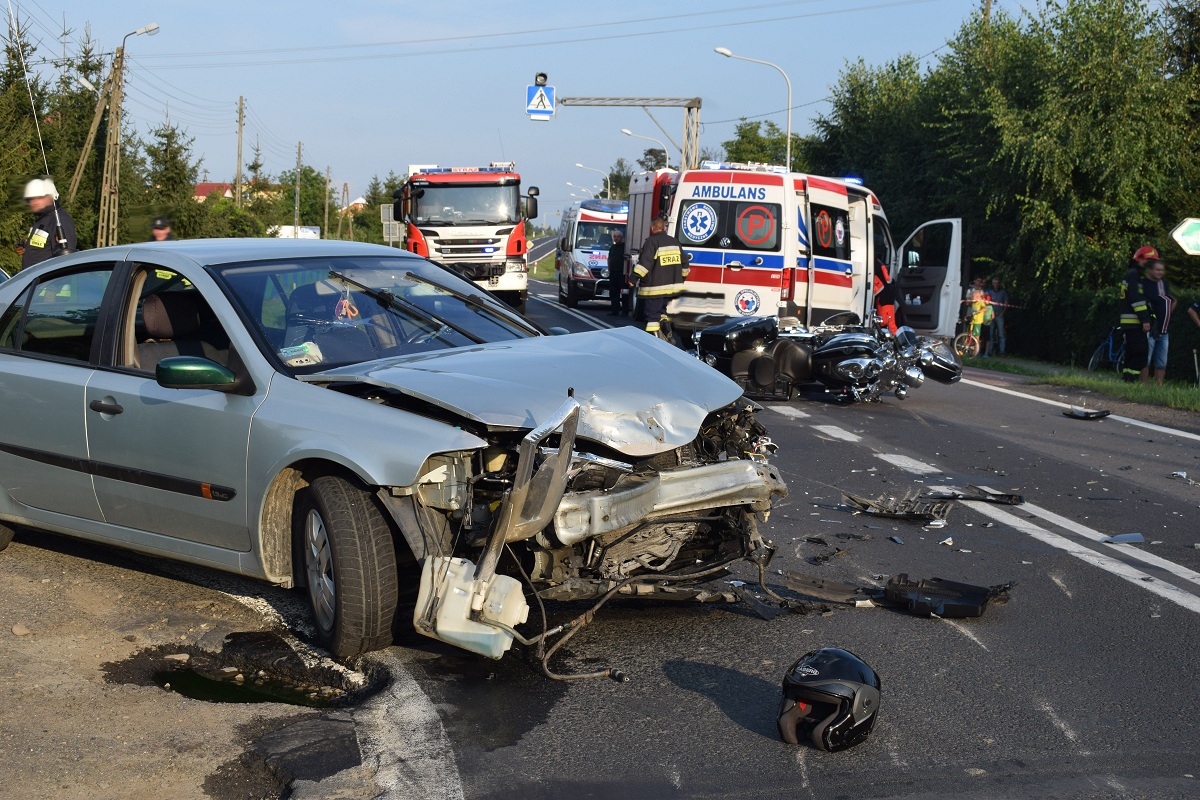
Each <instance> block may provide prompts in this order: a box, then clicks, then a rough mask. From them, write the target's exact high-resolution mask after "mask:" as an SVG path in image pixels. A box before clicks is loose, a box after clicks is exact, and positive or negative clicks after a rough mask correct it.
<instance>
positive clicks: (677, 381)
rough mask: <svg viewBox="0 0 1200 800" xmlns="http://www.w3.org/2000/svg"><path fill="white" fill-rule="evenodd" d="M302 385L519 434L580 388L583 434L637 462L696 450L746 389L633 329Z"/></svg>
mask: <svg viewBox="0 0 1200 800" xmlns="http://www.w3.org/2000/svg"><path fill="white" fill-rule="evenodd" d="M302 380H304V381H306V382H320V381H328V380H339V381H362V382H364V383H370V384H373V385H377V386H381V387H385V388H389V389H395V390H397V391H400V392H403V393H404V394H408V395H411V396H412V397H417V398H420V399H422V400H425V401H428V402H430V403H434V404H436V405H438V406H441V407H442V408H445V409H447V410H449V411H452V412H454V413H455V414H458V415H461V416H463V417H464V418H467V419H471V420H477V421H479V422H482V423H484V424H486V425H488V426H489V427H493V428H509V429H515V430H520V429H526V428H533V427H536V426H537V425H538V424H539V423H540V422H541V420H544V419H547V418H548V417H550V416H551V415H552V414H553V413H554V412H555V410H556V409H557V408H558V406H559V404H560V403H562V401H563V398H564V397H566V396H567V390H568V389H574V390H575V395H574V396H575V398H576V399H577V400H578V401H579V403H580V404H581V405H582V406H583V413H582V415H581V418H580V421H579V431H578V435H579V437H580V438H582V439H589V440H591V441H595V442H600V443H602V444H605V445H607V446H609V447H611V448H613V449H614V450H617V451H619V452H621V453H624V454H626V455H629V456H634V457H645V456H650V455H655V454H657V453H661V452H664V451H667V450H672V449H674V448H676V447H682V446H683V445H685V444H688V443H689V442H691V441H692V440H693V439H694V438H695V437H696V434H697V433H698V432H699V430H700V425H701V424H702V423H703V422H704V419H705V417H707V416H708V414H709V413H711V412H713V411H716V410H717V409H719V408H722V407H724V406H726V405H729V404H730V403H732V402H733V401H734V400H736V399H737V398H738V397H739V396H741V393H742V392H741V389H739V388H738V386H737V384H735V383H734V382H733V381H731V380H729V379H728V378H726V377H725V376H723V375H721V374H720V373H718V372H717V371H716V370H714V369H712V368H710V367H709V366H707V365H706V364H703V363H701V362H700V361H698V360H696V359H695V358H692V357H691V356H689V355H687V354H686V353H684V352H683V351H682V350H680V349H678V348H676V347H672V346H671V345H668V344H666V343H665V342H662V341H660V340H658V339H656V338H655V337H653V336H649V335H647V334H646V333H645V332H644V331H639V330H636V329H633V328H617V329H612V330H604V331H590V332H586V333H574V334H569V335H565V336H542V337H537V338H533V339H523V340H519V341H511V342H499V343H494V344H481V345H475V346H471V347H460V348H456V349H453V350H441V351H436V352H432V353H423V354H420V355H413V356H401V357H397V358H391V359H385V360H381V361H372V362H369V363H367V364H362V365H357V366H351V367H344V368H341V369H336V370H329V371H328V372H324V373H320V374H318V375H308V376H304V377H303V378H302Z"/></svg>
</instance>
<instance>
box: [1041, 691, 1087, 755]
mask: <svg viewBox="0 0 1200 800" xmlns="http://www.w3.org/2000/svg"><path fill="white" fill-rule="evenodd" d="M1037 707H1038V710H1039V711H1041V712H1042V713H1043V714H1045V715H1046V716H1048V717H1049V718H1050V721H1051V722H1052V723H1054V727H1056V728H1058V730H1059V732H1061V733H1062V735H1063V736H1065V737H1067V740H1068V741H1070V742H1071V744H1074V745H1077V744H1079V734H1078V733H1076V732H1075V731H1074V730H1072V728H1071V726H1070V725H1068V724H1067V723H1066V722H1064V721H1063V719H1062V718H1061V717H1060V716H1058V713H1057V712H1055V710H1054V707H1053V706H1051V705H1050V704H1049V703H1047V702H1046V701H1045V700H1041V701H1039V702H1038V706H1037ZM1080 755H1085V756H1087V755H1091V753H1089V752H1088V751H1087V750H1082V751H1080Z"/></svg>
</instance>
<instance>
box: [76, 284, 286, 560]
mask: <svg viewBox="0 0 1200 800" xmlns="http://www.w3.org/2000/svg"><path fill="white" fill-rule="evenodd" d="M165 294H175V295H186V296H188V297H177V298H174V299H176V300H179V299H186V300H188V301H189V302H190V303H192V304H193V306H194V307H195V308H196V309H197V314H198V316H199V318H200V325H201V329H197V330H185V329H184V328H183V327H182V325H181V324H180V323H176V324H175V328H176V329H175V330H174V331H173V332H174V333H175V334H176V335H177V337H178V338H176V339H171V338H169V337H167V338H164V337H163V336H162V333H163V332H162V331H157V330H153V329H151V328H150V326H149V325H148V323H147V321H146V320H145V319H144V318H143V317H142V314H141V310H142V308H143V307H144V306H145V304H146V302H147V300H148V299H149V298H150V297H152V296H154V295H165ZM121 297H122V299H121V302H122V308H121V315H122V316H121V324H120V326H119V329H118V330H117V331H116V334H115V335H116V343H115V347H114V351H115V355H114V357H113V359H112V360H113V364H112V366H111V367H110V368H107V369H101V370H99V371H97V373H96V374H95V375H94V376H93V378H92V380H91V381H90V382H89V384H88V387H87V391H86V397H85V405H86V407H87V409H88V410H87V423H86V424H87V435H88V441H89V445H90V448H89V449H90V454H91V458H92V461H93V462H95V463H96V464H98V465H100V466H99V467H98V468H97V471H96V475H95V486H96V496H97V498H98V500H99V503H100V508H101V509H102V510H103V513H104V518H105V519H106V520H107V521H109V522H111V523H114V524H117V525H121V526H124V527H126V528H132V529H135V530H139V531H146V532H150V533H155V534H161V535H164V536H168V537H171V538H172V539H176V540H180V541H181V542H196V543H199V544H204V545H212V546H215V547H221V548H226V549H230V550H238V551H247V550H249V549H250V534H249V522H248V516H247V508H248V506H249V502H248V501H249V499H248V498H247V497H246V448H247V441H248V439H249V432H250V422H251V419H252V417H253V414H254V411H255V410H256V409H257V407H258V405H259V403H260V402H261V400H262V396H263V395H264V394H265V390H264V389H262V388H261V387H260V389H258V390H256V391H255V393H254V395H252V396H243V395H238V394H230V393H224V392H219V391H215V390H211V389H168V388H165V387H163V386H160V385H159V384H158V382H157V381H156V380H155V377H154V372H153V369H152V365H151V364H150V363H148V362H149V359H150V358H151V355H150V354H151V353H155V355H154V356H153V358H157V357H159V356H160V355H162V352H161V350H162V347H163V346H167V347H170V348H172V350H170V351H168V353H167V354H174V352H173V350H174V349H178V350H180V351H181V354H185V355H186V354H198V355H210V356H212V358H213V360H216V361H217V362H218V363H221V361H225V362H226V365H228V362H229V361H230V355H229V354H230V352H231V351H230V341H229V337H228V333H227V329H228V328H229V327H230V326H232V325H236V324H238V323H237V322H236V320H237V317H236V315H235V314H234V313H233V310H232V309H231V308H230V307H229V305H228V302H227V301H226V300H225V298H224V296H223V295H222V294H221V293H220V292H219V291H218V290H217V289H216V287H215V286H214V285H213V283H212V280H211V279H210V278H209V277H208V276H207V275H206V274H204V273H203V272H201V271H199V270H198V269H196V270H194V271H191V272H186V271H185V270H183V269H179V268H173V267H167V266H162V265H148V264H139V265H135V267H134V269H133V270H132V272H131V278H130V281H129V284H128V286H127V288H125V289H123V291H122V293H121ZM169 305H170V306H171V307H178V306H179V305H180V304H179V303H171V304H169ZM189 327H191V326H190V325H189ZM150 340H158V341H150ZM197 340H199V341H201V342H204V346H205V349H204V350H199V349H192V345H194V344H195V342H196V341H197ZM195 347H196V348H199V345H195ZM139 353H140V356H139ZM143 361H146V362H147V363H142V362H143ZM168 546H170V545H168ZM175 546H176V547H180V546H179V545H175ZM180 549H181V550H186V548H180ZM187 552H192V551H187Z"/></svg>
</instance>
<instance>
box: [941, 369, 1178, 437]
mask: <svg viewBox="0 0 1200 800" xmlns="http://www.w3.org/2000/svg"><path fill="white" fill-rule="evenodd" d="M959 383H965V384H967V385H969V386H978V387H979V388H981V389H991V390H992V391H993V392H1000V393H1001V394H1007V395H1012V396H1013V397H1023V398H1025V399H1026V400H1034V401H1036V402H1038V403H1045V404H1046V405H1051V406H1058V407H1059V408H1067V409H1069V408H1073V405H1072V404H1071V403H1063V402H1061V401H1059V400H1049V399H1047V398H1045V397H1034V396H1033V395H1031V394H1025V393H1023V392H1017V391H1014V390H1012V389H1006V388H1004V387H1003V386H992V385H990V384H987V383H980V382H979V381H973V380H969V379H967V378H963V379H962V380H961V381H959ZM1107 419H1111V420H1113V421H1114V422H1121V423H1124V424H1126V425H1136V426H1137V427H1139V428H1145V429H1146V430H1151V431H1154V432H1156V433H1166V434H1170V435H1172V436H1179V437H1182V438H1184V439H1191V440H1192V441H1195V442H1200V435H1198V434H1195V433H1191V432H1189V431H1181V430H1176V429H1175V428H1167V427H1164V426H1162V425H1155V424H1154V423H1153V422H1142V421H1141V420H1140V419H1133V418H1132V417H1122V416H1119V415H1117V414H1112V415H1110V416H1108V417H1107Z"/></svg>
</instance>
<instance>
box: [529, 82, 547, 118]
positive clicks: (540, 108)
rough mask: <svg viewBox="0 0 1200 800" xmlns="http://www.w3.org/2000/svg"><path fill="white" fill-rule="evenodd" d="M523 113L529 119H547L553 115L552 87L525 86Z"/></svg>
mask: <svg viewBox="0 0 1200 800" xmlns="http://www.w3.org/2000/svg"><path fill="white" fill-rule="evenodd" d="M525 90H526V92H525V113H526V114H528V115H529V118H530V119H536V120H548V119H550V118H551V117H553V116H554V87H553V86H532V85H531V86H526V87H525Z"/></svg>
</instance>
